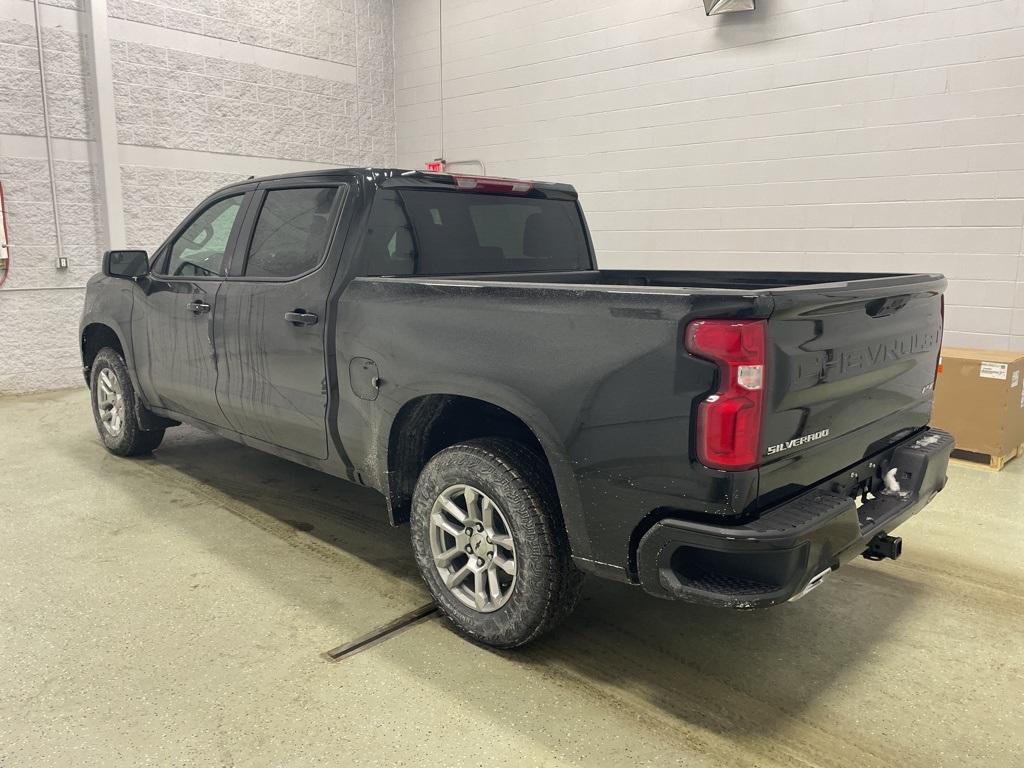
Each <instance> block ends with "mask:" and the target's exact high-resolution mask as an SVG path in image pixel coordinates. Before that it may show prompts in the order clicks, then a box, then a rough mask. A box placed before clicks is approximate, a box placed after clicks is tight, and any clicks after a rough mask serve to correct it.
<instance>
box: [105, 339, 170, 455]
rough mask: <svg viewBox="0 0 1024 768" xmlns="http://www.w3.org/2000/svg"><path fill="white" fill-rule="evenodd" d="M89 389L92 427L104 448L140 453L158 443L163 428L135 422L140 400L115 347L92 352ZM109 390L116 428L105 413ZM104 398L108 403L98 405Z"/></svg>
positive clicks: (122, 359)
mask: <svg viewBox="0 0 1024 768" xmlns="http://www.w3.org/2000/svg"><path fill="white" fill-rule="evenodd" d="M89 390H90V393H91V400H92V414H93V418H94V419H95V420H96V429H97V431H98V432H99V433H100V440H101V441H102V442H103V445H104V446H105V447H106V449H107V450H108V451H110V452H111V453H113V454H116V455H117V456H140V455H142V454H145V453H149V452H151V451H153V450H154V449H155V448H156V447H157V446H158V445H160V441H161V440H163V439H164V430H163V429H152V430H148V431H146V430H143V429H142V428H141V427H140V426H139V418H138V413H139V411H138V408H139V407H140V406H141V404H140V403H138V401H137V400H136V395H135V388H134V387H133V386H132V380H131V377H130V376H129V375H128V367H127V366H126V365H125V362H124V358H123V357H121V354H120V353H119V352H118V351H117V350H115V349H112V348H110V347H104V348H103V349H101V350H100V351H99V353H98V354H97V355H96V359H95V360H93V363H92V370H91V372H90V374H89ZM111 392H113V394H114V399H113V402H114V407H116V408H118V409H119V416H120V418H119V419H118V420H117V422H116V424H115V425H114V426H116V429H115V428H113V427H112V425H111V416H110V415H109V411H110V409H111V406H110V405H109V403H110V400H111V398H110V393H111ZM104 402H105V403H108V405H105V406H104V405H101V403H104Z"/></svg>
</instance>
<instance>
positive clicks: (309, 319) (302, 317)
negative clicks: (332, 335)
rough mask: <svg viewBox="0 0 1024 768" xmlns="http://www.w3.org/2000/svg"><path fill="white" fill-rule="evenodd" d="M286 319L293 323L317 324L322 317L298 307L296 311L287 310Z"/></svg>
mask: <svg viewBox="0 0 1024 768" xmlns="http://www.w3.org/2000/svg"><path fill="white" fill-rule="evenodd" d="M284 319H285V320H286V321H288V322H289V323H291V324H292V325H316V324H317V321H318V320H319V319H320V318H319V317H317V316H316V315H314V314H313V313H312V312H307V311H306V310H304V309H296V310H295V311H294V312H285V313H284Z"/></svg>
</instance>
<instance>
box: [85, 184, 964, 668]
mask: <svg viewBox="0 0 1024 768" xmlns="http://www.w3.org/2000/svg"><path fill="white" fill-rule="evenodd" d="M702 261H705V262H711V263H713V259H712V258H707V259H702ZM945 286H946V281H945V279H944V278H943V277H942V275H938V274H863V273H783V272H757V273H741V272H722V271H682V270H680V271H654V270H648V271H645V270H624V269H613V270H609V269H598V267H597V265H596V263H595V258H594V249H593V246H592V244H591V238H590V234H589V231H588V229H587V225H586V223H585V220H584V218H583V214H582V211H581V209H580V206H579V202H578V200H577V194H576V192H575V190H574V189H573V188H572V187H570V186H568V185H565V184H553V183H540V182H532V181H519V180H513V179H500V178H490V177H479V176H461V175H452V174H446V173H425V172H418V171H401V170H393V169H339V170H331V171H319V172H312V173H301V174H293V175H285V176H274V177H268V178H262V179H250V180H248V181H244V182H240V183H237V184H232V185H230V186H227V187H224V188H223V189H221V190H219V191H217V192H215V193H214V194H212V195H211V196H210V197H208V198H207V199H206V200H205V201H203V202H202V203H201V204H200V205H199V206H198V207H197V208H196V209H195V211H194V212H193V213H191V214H190V215H189V216H188V217H187V218H186V219H185V220H184V221H183V222H182V223H181V224H180V225H179V226H178V227H177V228H176V229H175V230H174V231H173V232H172V233H171V235H170V236H169V237H168V238H167V240H166V241H165V242H164V243H163V245H161V246H160V247H159V248H157V249H156V251H155V252H154V254H153V255H152V257H150V256H149V255H148V254H147V253H146V252H145V251H134V250H132V251H109V252H107V253H106V254H105V255H104V258H103V269H102V273H101V274H97V275H96V276H95V277H93V278H92V279H91V280H90V281H89V285H88V290H87V294H86V301H85V308H84V315H83V318H82V324H81V350H82V360H83V368H84V373H85V379H86V381H87V382H88V384H89V386H90V388H91V393H92V400H91V402H92V410H93V414H94V416H95V421H96V426H97V428H98V431H99V436H100V439H101V440H102V441H103V444H104V445H105V446H106V448H107V449H108V450H109V451H111V452H112V453H115V454H117V455H119V456H133V455H138V454H143V453H146V452H149V451H152V450H153V449H155V448H156V447H157V446H158V445H159V444H160V441H161V439H162V437H163V435H164V430H166V429H168V428H170V427H173V426H175V425H177V424H179V423H181V422H185V423H187V424H191V425H193V426H196V427H200V428H202V429H205V430H209V431H211V432H213V433H215V434H217V435H221V436H223V437H226V438H229V439H231V440H234V441H237V442H239V443H242V444H244V445H247V446H251V447H253V448H257V449H259V450H262V451H266V452H269V453H271V454H274V455H276V456H279V457H282V458H285V459H289V460H291V461H295V462H298V463H300V464H303V465H306V466H308V467H314V468H316V469H318V470H322V471H323V472H326V473H328V474H331V475H335V476H337V477H341V478H344V479H346V480H349V481H352V482H354V483H358V484H360V485H364V486H369V487H371V488H374V489H376V490H377V491H379V492H380V493H381V494H383V496H384V499H385V501H386V508H387V513H388V515H389V517H390V522H391V523H392V524H394V525H399V524H403V523H409V524H410V529H411V539H412V548H413V550H414V553H415V560H416V563H417V565H418V568H419V570H420V572H421V575H422V577H423V579H424V581H425V582H426V585H427V587H428V588H429V590H430V592H431V594H432V595H433V597H434V599H435V601H436V602H437V605H438V606H439V608H440V610H441V611H442V612H443V614H444V615H445V616H446V617H447V618H448V619H449V620H450V621H451V623H452V624H453V625H454V626H455V627H456V628H457V629H458V630H460V631H461V632H463V633H464V634H465V635H467V636H469V637H470V638H473V639H475V640H476V641H478V642H482V643H486V644H489V645H492V646H497V647H505V648H508V647H514V646H517V645H521V644H523V643H526V642H528V641H530V640H532V639H534V638H536V637H537V636H538V635H540V634H541V633H542V632H544V631H546V630H547V629H549V628H551V627H552V626H554V625H555V624H556V623H557V622H558V621H559V620H560V619H562V618H563V617H564V616H565V615H566V614H568V613H569V612H570V611H571V610H572V608H573V605H574V604H575V602H576V600H577V597H578V595H579V590H580V584H581V580H582V577H583V575H584V574H586V573H590V574H593V575H596V576H599V577H603V578H608V579H613V580H617V581H620V582H627V583H629V584H635V585H638V586H639V587H640V588H642V589H643V590H645V591H646V592H648V593H650V594H652V595H656V596H658V597H663V598H670V599H678V600H684V601H690V602H694V603H701V604H705V605H713V606H722V607H729V608H758V607H764V606H772V605H776V604H780V603H785V602H786V601H789V600H793V599H796V598H798V597H801V596H802V595H804V594H806V593H807V592H808V591H810V590H811V589H813V588H815V587H817V586H819V585H820V584H821V583H822V582H823V581H824V580H825V579H826V577H827V576H828V575H829V574H830V573H832V572H834V571H835V570H836V569H837V568H839V567H840V566H841V565H842V564H843V563H845V562H847V561H849V560H850V559H851V558H854V557H858V556H861V555H863V556H865V557H867V558H869V559H883V558H896V557H898V556H899V554H900V551H901V541H900V539H899V538H896V537H893V536H891V535H890V532H891V531H892V530H893V529H894V528H895V527H896V526H898V525H899V524H900V523H902V522H903V521H904V520H906V519H907V518H909V517H910V516H911V515H913V514H915V513H916V512H918V511H919V510H921V509H922V508H923V507H924V506H925V505H926V504H927V503H928V502H929V501H930V500H931V498H932V497H933V496H934V495H935V494H936V493H937V492H939V491H940V490H941V489H942V487H943V486H944V484H945V482H946V469H947V463H948V459H949V454H950V451H951V449H952V446H953V441H952V439H951V437H950V436H949V435H948V434H946V433H944V432H941V431H939V430H935V429H930V428H929V426H928V422H929V418H930V414H931V408H932V392H933V385H934V381H935V371H936V364H937V360H938V354H939V346H940V341H941V335H942V325H943V291H944V289H945Z"/></svg>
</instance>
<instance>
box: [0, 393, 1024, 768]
mask: <svg viewBox="0 0 1024 768" xmlns="http://www.w3.org/2000/svg"><path fill="white" fill-rule="evenodd" d="M0 455H2V457H3V469H2V470H0V510H2V515H0V765H2V766H11V767H12V768H14V767H15V766H17V767H19V768H20V767H21V766H33V765H40V766H43V765H46V766H52V765H76V766H90V765H103V766H121V765H123V766H140V765H150V764H152V765H168V764H176V765H203V766H212V765H267V766H293V765H294V766H304V765H312V764H320V763H323V764H330V765H345V766H356V765H388V766H393V765H420V764H430V765H448V766H472V765H488V766H490V765H494V764H495V763H499V764H509V765H588V766H597V765H613V766H621V765H658V766H661V765H686V766H712V765H714V766H734V765H735V766H752V765H757V766H787V767H788V766H796V765H805V766H811V765H813V766H852V765H856V766H858V767H859V768H860V767H864V768H868V767H871V766H879V767H881V766H891V765H899V766H901V768H909V767H910V766H922V768H935V767H936V766H945V765H949V766H954V765H955V766H965V765H977V766H986V768H992V766H1020V765H1024V754H1022V750H1024V674H1022V673H1024V643H1022V637H1021V631H1022V629H1024V597H1022V592H1024V535H1022V529H1024V509H1022V503H1021V502H1022V499H1024V460H1017V461H1015V462H1011V463H1010V464H1009V465H1007V468H1006V469H1005V470H1004V471H1003V472H1002V473H998V474H995V473H990V472H987V471H983V470H976V469H970V468H966V469H965V468H961V467H954V468H953V469H952V471H951V481H950V485H949V488H948V489H947V491H946V492H945V493H943V494H942V496H941V498H940V500H938V501H936V502H935V503H934V504H933V505H932V506H931V507H930V508H929V509H927V510H926V511H925V512H924V513H922V514H921V515H919V516H918V517H917V518H916V519H914V520H912V521H911V522H909V523H908V524H906V525H905V526H903V527H902V528H901V529H900V531H899V533H900V534H901V535H902V536H903V537H904V540H905V548H904V552H905V554H904V556H903V558H902V559H901V560H900V561H898V562H896V563H885V564H872V563H868V562H866V561H858V562H855V563H853V564H851V565H850V566H849V567H845V568H843V570H842V572H840V573H838V574H836V575H835V576H834V577H833V578H832V579H831V580H830V581H829V583H828V584H827V585H826V586H824V587H822V588H821V589H819V590H818V591H816V592H814V593H812V594H811V595H809V596H808V597H807V598H805V599H804V600H802V601H801V602H799V603H796V604H793V605H787V606H784V607H781V608H776V609H773V610H771V611H767V612H760V613H731V612H721V611H716V610H709V609H702V608H695V607H691V606H686V605H680V604H672V603H666V602H662V601H659V600H655V599H654V598H649V597H647V596H646V595H644V594H643V593H642V592H640V591H639V590H637V589H631V588H627V587H624V586H620V585H615V584H609V583H604V582H600V581H597V580H593V579H592V580H590V581H589V582H588V586H587V588H586V590H585V594H584V600H583V602H582V604H581V606H580V608H579V610H577V612H576V613H575V615H574V616H573V617H572V618H571V620H570V622H569V623H568V624H567V625H566V626H565V627H564V628H563V629H562V630H560V631H558V632H555V633H554V634H552V635H550V636H548V637H546V638H545V639H543V640H542V641H540V642H538V643H537V644H535V645H533V646H530V647H528V648H526V649H523V650H520V651H518V652H514V653H495V652H491V651H487V650H484V649H482V648H479V647H477V646H474V645H471V644H469V643H467V642H465V641H463V640H461V639H459V637H457V636H456V635H455V634H453V633H452V632H450V631H448V630H447V629H446V628H445V626H444V624H443V623H442V622H441V621H440V620H439V619H431V620H429V621H427V622H424V623H422V624H419V625H417V626H415V627H413V628H411V629H409V630H408V631H406V632H405V633H403V634H401V635H398V636H397V637H395V638H393V639H391V640H389V641H388V642H386V643H384V644H382V645H379V646H377V647H375V648H372V649H370V650H368V651H365V652H363V653H361V654H359V655H357V656H354V657H352V658H351V659H349V660H346V661H343V662H341V663H337V664H332V663H329V662H328V661H326V660H325V659H324V658H323V657H321V655H320V654H321V653H322V652H323V651H325V650H327V649H329V648H332V647H334V646H336V645H338V644H340V643H341V642H344V641H346V640H349V639H353V638H355V637H356V636H358V635H361V634H363V633H365V632H366V631H368V630H370V629H372V628H373V627H375V626H376V625H378V624H380V623H382V622H384V621H387V620H389V619H391V618H393V617H396V616H398V615H400V614H402V613H404V612H406V611H408V610H410V609H412V608H414V607H416V606H419V605H421V604H423V603H424V602H425V601H426V600H427V594H426V591H425V589H424V588H423V586H422V585H421V582H420V580H419V577H418V576H417V574H416V572H415V569H414V566H413V562H412V558H411V556H410V553H409V547H408V541H407V531H406V530H405V529H397V530H394V529H391V528H389V527H388V526H387V525H386V523H385V522H384V508H383V503H382V501H381V500H380V499H379V497H377V496H376V495H375V494H373V493H371V492H368V491H366V490H363V489H359V488H356V487H354V486H349V485H347V484H345V483H343V482H341V481H337V480H334V479H331V478H329V477H326V476H323V475H320V474H317V473H315V472H312V471H310V470H307V469H303V468H301V467H298V466H295V465H292V464H289V463H287V462H285V461H281V460H279V459H275V458H271V457H269V456H265V455H263V454H260V453H258V452H256V451H252V450H249V449H246V448H242V447H240V446H237V445H235V444H233V443H231V442H228V441H226V440H221V439H218V438H213V437H210V436H208V435H205V434H202V433H200V432H197V431H194V430H190V429H186V428H179V429H176V430H172V431H171V432H169V433H168V438H167V440H166V441H165V442H164V445H163V446H162V447H161V448H160V449H159V450H158V451H157V452H156V454H154V456H153V457H152V458H146V459H138V460H125V459H118V458H115V457H113V456H111V455H109V454H107V453H106V452H105V451H104V450H103V449H102V447H101V446H100V444H99V442H98V439H97V437H96V435H95V432H94V427H93V423H92V418H91V416H90V415H89V412H88V396H87V393H86V392H85V391H84V390H82V391H69V392H58V393H49V394H43V395H33V396H25V397H14V398H2V399H0Z"/></svg>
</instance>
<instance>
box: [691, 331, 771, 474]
mask: <svg viewBox="0 0 1024 768" xmlns="http://www.w3.org/2000/svg"><path fill="white" fill-rule="evenodd" d="M765 327H766V324H765V321H764V320H695V321H694V322H692V323H690V324H689V325H688V326H687V327H686V349H687V350H689V351H690V352H692V353H693V354H694V355H697V356H698V357H703V358H706V359H708V360H712V361H714V362H715V363H717V364H718V368H719V371H720V372H721V375H720V376H719V383H718V391H717V392H715V394H713V395H711V396H709V397H708V398H706V399H705V400H704V401H703V402H702V403H701V404H700V405H699V406H698V407H697V457H698V458H699V459H700V462H701V464H704V465H705V466H707V467H711V468H713V469H726V470H733V471H735V470H741V469H750V468H751V467H754V466H756V465H757V462H758V459H759V458H760V446H761V422H762V420H763V417H764V385H765Z"/></svg>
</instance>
